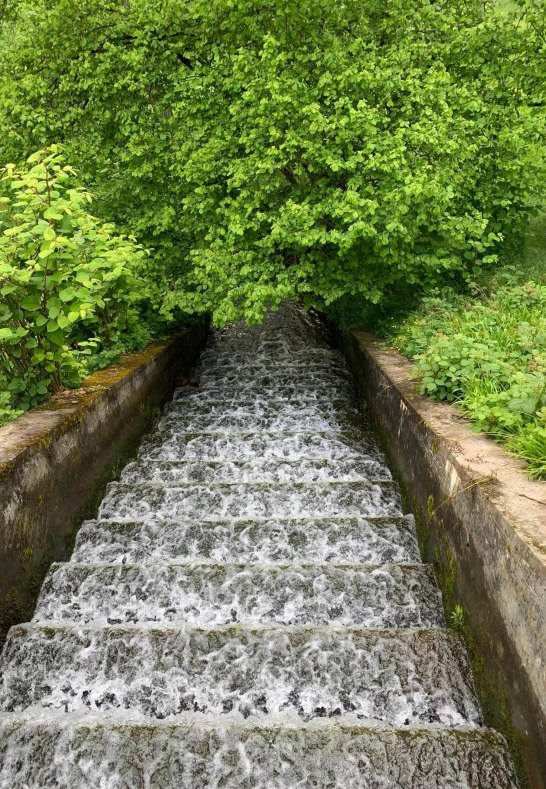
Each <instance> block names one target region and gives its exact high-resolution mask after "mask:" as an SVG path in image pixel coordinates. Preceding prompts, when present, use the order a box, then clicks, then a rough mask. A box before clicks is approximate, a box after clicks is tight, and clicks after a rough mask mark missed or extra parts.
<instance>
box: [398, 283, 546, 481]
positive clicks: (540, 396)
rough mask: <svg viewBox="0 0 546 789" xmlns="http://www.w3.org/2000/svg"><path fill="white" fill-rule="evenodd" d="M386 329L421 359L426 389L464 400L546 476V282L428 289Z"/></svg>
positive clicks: (489, 429)
mask: <svg viewBox="0 0 546 789" xmlns="http://www.w3.org/2000/svg"><path fill="white" fill-rule="evenodd" d="M384 333H385V334H386V337H387V339H388V340H389V341H390V342H391V344H393V345H394V346H395V347H396V348H397V349H398V350H400V352H401V353H403V354H404V355H406V356H408V357H409V358H411V359H413V360H414V362H415V368H414V369H415V373H414V375H415V378H416V379H417V382H418V387H419V389H420V391H421V392H422V393H423V394H426V395H429V396H430V397H433V398H434V399H437V400H449V401H454V402H457V404H458V405H459V406H460V407H461V408H462V410H463V411H464V412H465V413H466V414H467V415H468V417H469V418H470V419H471V421H472V425H473V428H474V429H475V430H476V431H483V432H485V433H487V434H488V435H490V436H492V437H493V438H495V439H496V440H498V441H500V442H501V443H503V444H504V445H505V447H506V448H507V449H508V451H509V452H511V453H513V454H515V455H517V456H518V457H520V458H523V459H524V460H526V461H527V463H528V471H529V474H530V475H531V476H533V477H535V478H537V479H546V284H541V283H539V282H533V281H530V282H526V283H524V284H507V285H503V286H500V287H498V289H497V290H496V291H495V292H494V293H487V292H486V291H484V290H482V289H481V288H479V287H478V286H476V288H475V290H474V293H473V294H470V295H460V294H455V293H454V294H451V295H445V294H443V295H442V296H441V297H439V296H429V297H426V298H424V299H423V300H422V302H421V304H420V306H419V308H418V309H417V310H416V311H415V312H413V313H412V314H411V315H409V316H407V317H406V318H405V319H404V320H402V321H401V322H398V323H396V324H391V326H390V327H389V328H388V329H387V331H386V332H384Z"/></svg>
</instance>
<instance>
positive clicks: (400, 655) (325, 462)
mask: <svg viewBox="0 0 546 789" xmlns="http://www.w3.org/2000/svg"><path fill="white" fill-rule="evenodd" d="M0 677H1V678H0V787H2V788H4V787H6V788H7V787H9V788H10V789H12V787H15V788H16V787H36V788H37V787H45V786H67V787H68V786H70V787H76V789H77V787H88V786H89V787H91V786H92V787H101V788H102V787H104V788H106V787H108V788H110V787H112V788H113V787H116V789H117V787H127V786H131V787H132V786H143V787H144V786H145V787H158V788H159V787H165V788H167V787H177V789H178V787H188V789H193V788H194V787H220V786H221V787H227V788H228V789H231V788H233V789H234V788H235V787H264V789H265V787H267V788H268V789H269V787H278V788H279V789H291V787H294V786H305V787H308V786H314V787H324V789H326V787H358V788H360V787H378V789H379V788H380V787H381V788H383V787H384V788H385V789H386V788H387V787H408V789H410V787H411V789H419V788H420V787H422V788H423V789H425V787H427V788H428V787H438V788H440V787H442V789H443V787H447V786H449V787H460V789H462V788H463V787H480V788H481V789H497V788H498V789H505V788H507V787H514V786H515V779H514V776H513V772H512V767H511V764H510V760H509V757H508V754H507V748H506V744H505V742H504V741H503V740H502V738H501V737H500V736H499V735H497V734H496V733H495V732H492V731H490V730H488V729H486V728H484V727H483V726H482V719H481V713H480V710H479V707H478V704H477V701H476V697H475V693H474V688H473V682H472V676H471V673H470V670H469V665H468V659H467V655H466V650H465V647H464V644H463V642H462V640H461V638H460V637H459V636H458V635H457V634H456V633H453V632H451V631H449V630H446V628H445V622H444V617H443V611H442V605H441V598H440V595H439V591H438V589H437V587H436V585H435V580H434V574H433V572H432V568H431V567H430V566H427V565H424V564H422V563H421V562H420V558H419V553H418V550H417V542H416V537H415V528H414V523H413V519H412V517H411V516H410V515H407V514H404V512H403V508H402V503H401V498H400V494H399V491H398V488H397V485H396V483H395V482H394V481H393V480H392V476H391V473H390V471H389V469H388V467H387V464H386V461H385V458H384V457H383V455H382V453H381V450H380V448H379V446H378V443H377V440H376V438H375V436H374V434H373V432H372V431H371V428H370V423H369V420H368V418H367V416H366V414H365V413H361V412H359V409H358V406H357V400H356V396H355V391H354V389H353V384H352V381H351V377H350V375H349V373H348V370H347V368H346V366H345V362H344V360H343V358H342V357H341V355H340V354H339V353H338V352H337V351H335V350H333V349H332V348H331V347H330V345H329V342H328V337H327V335H326V332H325V329H324V328H323V326H322V325H321V323H320V322H319V321H318V320H317V319H316V318H315V317H313V316H312V315H309V314H305V313H303V312H302V311H300V310H299V309H298V308H297V307H296V306H295V305H293V304H286V305H285V306H284V307H283V308H282V309H281V310H280V311H279V312H278V313H275V314H271V315H269V316H268V317H267V319H266V321H265V323H264V324H263V326H258V327H252V328H247V327H244V326H231V327H227V328H226V329H222V330H220V331H216V332H215V333H214V336H213V337H212V338H211V342H210V343H209V346H208V348H207V350H206V351H205V352H204V354H203V356H202V358H201V362H200V366H199V368H198V369H196V371H195V373H194V375H193V376H192V377H191V381H190V383H189V384H188V385H187V386H185V387H183V388H182V389H179V390H177V392H176V393H175V397H174V400H173V402H172V403H171V404H170V405H169V406H168V407H167V408H166V410H165V414H164V416H163V417H162V419H161V420H160V422H159V424H158V426H157V428H156V430H155V431H154V433H153V434H151V435H150V436H148V437H147V438H146V440H145V441H144V442H143V444H142V446H141V448H140V450H139V453H138V457H137V459H136V460H135V461H133V462H131V463H130V464H129V465H128V466H127V467H126V468H125V470H124V471H123V473H122V475H121V480H120V481H119V482H116V483H112V484H111V485H110V486H109V487H108V490H107V492H106V495H105V497H104V500H103V502H102V504H101V507H100V511H99V514H98V518H97V519H96V520H91V521H86V522H85V523H84V525H83V526H82V529H81V531H80V533H79V535H78V539H77V542H76V546H75V550H74V554H73V557H72V560H71V561H70V562H67V563H64V564H57V565H54V566H53V567H52V569H51V571H50V573H49V575H48V577H47V579H46V581H45V583H44V586H43V588H42V592H41V595H40V599H39V602H38V605H37V608H36V612H35V615H34V619H33V621H32V622H31V623H30V624H28V625H21V626H18V627H15V628H12V630H11V631H10V635H9V637H8V640H7V642H6V646H5V649H4V651H3V654H2V657H1V662H0Z"/></svg>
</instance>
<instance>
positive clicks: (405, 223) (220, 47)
mask: <svg viewBox="0 0 546 789" xmlns="http://www.w3.org/2000/svg"><path fill="white" fill-rule="evenodd" d="M6 7H7V9H8V11H9V12H8V11H7V12H6V13H5V18H4V22H3V28H2V40H1V42H0V158H1V159H3V160H4V161H5V162H8V161H15V162H19V161H21V160H22V159H24V158H26V157H27V156H28V155H29V154H30V153H32V151H34V150H36V149H38V148H42V147H44V146H48V145H51V144H52V143H62V144H63V146H64V148H65V151H66V156H67V159H68V161H69V162H70V163H71V164H72V165H74V167H75V168H76V169H77V170H78V171H79V173H80V175H81V177H82V178H83V179H84V180H85V182H86V184H88V185H89V186H90V188H91V190H92V191H93V192H94V193H95V194H96V195H97V197H98V201H97V203H96V208H95V210H98V211H100V213H101V217H102V218H103V219H106V220H108V221H112V222H115V223H116V224H117V225H118V226H119V227H120V229H121V231H122V232H125V233H130V234H132V235H134V236H136V238H137V239H138V241H139V242H140V243H141V244H143V245H144V246H146V247H148V248H150V249H152V254H151V255H150V256H149V258H148V264H147V265H148V288H149V290H150V293H151V297H152V298H153V300H154V303H155V305H156V306H157V308H158V309H160V310H162V311H163V312H165V313H169V312H170V311H172V310H176V309H181V310H183V311H185V312H187V313H203V312H208V313H210V314H211V315H212V316H213V319H214V320H215V321H216V322H217V323H223V322H227V321H230V320H233V319H237V318H245V319H247V320H249V321H255V320H260V319H261V318H262V317H263V315H264V313H265V311H266V310H267V309H268V308H270V307H273V308H274V307H275V306H277V305H278V304H279V302H280V301H281V300H282V299H283V298H285V297H289V296H298V297H303V298H304V299H305V300H306V301H307V303H313V304H316V305H318V306H325V305H326V306H327V305H332V304H336V303H337V302H339V301H340V300H343V299H344V298H347V297H357V298H359V299H362V300H363V301H367V302H378V301H380V300H381V299H383V298H385V297H386V295H388V294H389V293H390V292H391V291H393V290H396V288H398V287H401V286H408V285H409V286H410V287H414V288H415V289H423V288H427V287H430V286H432V285H435V284H438V283H443V282H445V281H446V280H447V281H449V282H453V281H456V280H460V279H461V278H463V279H464V278H465V277H468V276H470V275H471V274H472V272H473V271H474V270H475V269H476V267H479V266H488V265H489V266H492V265H494V262H495V259H496V258H495V256H496V254H497V251H498V247H499V244H500V242H501V241H502V239H503V237H504V236H505V235H506V234H507V233H508V232H513V231H514V229H515V228H517V227H518V226H519V224H521V223H522V222H525V220H526V218H527V215H528V213H529V206H530V197H531V196H532V195H536V194H537V192H538V189H539V184H540V178H541V169H540V157H539V156H537V150H538V146H539V145H540V144H541V143H542V139H543V131H544V123H543V119H544V112H543V107H542V104H543V100H544V95H543V91H544V87H543V86H544V81H545V76H546V74H545V70H544V63H545V62H546V57H545V54H546V53H545V40H546V33H545V22H544V17H545V15H544V13H543V12H544V9H543V7H542V4H541V3H539V2H537V1H536V0H518V2H516V3H514V9H513V11H512V12H511V13H504V12H503V13H501V12H499V10H498V9H497V7H496V4H494V3H489V2H487V1H486V2H485V3H484V2H483V1H482V2H476V1H475V0H436V1H435V0H411V1H410V0H392V1H391V2H389V3H385V2H384V0H369V2H366V3H363V2H361V0H344V2H332V0H312V2H309V0H206V2H205V0H185V2H181V1H180V0H123V1H122V2H116V3H114V2H112V0H20V2H18V3H13V2H12V3H11V4H7V6H6Z"/></svg>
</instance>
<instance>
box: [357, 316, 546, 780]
mask: <svg viewBox="0 0 546 789" xmlns="http://www.w3.org/2000/svg"><path fill="white" fill-rule="evenodd" d="M346 352H347V356H348V359H349V362H350V364H351V366H352V369H353V371H354V373H355V375H356V378H357V382H358V385H359V388H360V391H361V394H362V395H363V396H364V398H365V399H366V400H367V403H368V407H369V410H370V412H371V414H372V416H373V419H374V421H375V423H376V426H377V428H378V429H379V432H380V434H381V436H382V438H383V441H384V443H385V447H386V450H387V453H388V454H389V456H390V460H391V462H392V465H393V469H394V471H395V472H396V473H397V474H398V476H399V478H400V481H401V482H402V485H403V488H404V490H405V492H406V495H407V498H408V503H409V505H410V506H411V508H412V509H413V511H414V512H415V514H416V516H417V522H418V531H419V536H420V541H421V546H422V550H423V553H424V557H425V559H427V560H428V561H431V562H434V564H435V566H436V570H437V574H438V578H439V581H440V583H441V586H442V589H443V592H444V601H445V605H446V614H447V615H448V617H449V614H450V612H451V611H452V610H453V609H454V606H455V605H456V604H459V605H461V606H462V608H463V611H464V619H463V623H462V627H463V628H464V629H465V631H466V635H467V637H468V643H469V646H470V650H471V653H472V657H473V663H474V668H475V676H476V680H477V684H478V686H479V687H478V690H479V692H480V695H481V698H482V703H483V704H484V710H485V715H486V717H487V719H488V720H487V722H488V723H490V724H491V725H494V726H496V727H497V728H500V729H501V730H503V731H504V733H505V734H507V735H508V736H509V737H510V738H511V739H512V742H515V743H517V749H516V750H517V752H519V755H520V759H521V763H522V765H523V770H524V772H525V773H526V774H527V779H528V781H529V783H530V785H531V786H533V787H540V789H544V787H546V484H545V483H539V482H533V481H531V480H530V479H529V478H528V477H527V476H525V474H524V473H523V463H520V462H518V461H516V460H514V459H512V458H510V457H509V456H508V455H507V454H506V453H505V452H504V451H503V450H502V449H501V448H500V446H499V445H497V444H496V443H495V442H493V441H492V440H490V439H488V438H486V437H484V436H479V435H476V434H474V433H473V432H472V431H471V429H470V427H469V424H468V422H467V421H466V420H465V419H464V418H463V417H462V415H461V413H460V412H459V411H458V410H457V409H456V408H455V407H454V406H451V405H449V404H444V403H434V402H432V401H430V400H428V399H426V398H424V397H421V396H419V395H418V394H417V392H416V389H415V386H414V384H413V383H412V382H411V381H410V378H409V374H410V370H411V364H410V363H409V362H408V361H407V360H406V359H404V358H403V357H401V356H400V355H399V354H397V353H395V352H394V351H392V350H391V349H389V348H388V347H386V346H385V345H384V344H382V343H380V342H379V341H377V340H376V339H375V338H374V337H373V336H371V335H368V334H366V333H363V332H356V331H353V332H350V333H349V334H348V336H347V337H346Z"/></svg>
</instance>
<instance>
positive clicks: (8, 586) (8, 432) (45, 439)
mask: <svg viewBox="0 0 546 789" xmlns="http://www.w3.org/2000/svg"><path fill="white" fill-rule="evenodd" d="M205 338H206V329H205V327H204V326H200V327H194V328H190V329H187V330H185V331H183V332H181V333H180V334H178V335H177V336H176V337H174V338H173V339H172V340H171V341H169V342H167V343H162V344H158V345H154V346H152V347H149V348H147V349H145V350H143V351H141V352H138V353H133V354H128V355H126V356H124V357H123V358H122V360H121V361H120V363H119V364H118V365H113V366H111V367H108V368H107V369H105V370H102V371H101V372H99V373H96V374H95V375H93V376H91V377H89V378H87V379H86V380H85V381H84V383H83V385H82V388H81V389H78V390H70V391H68V392H65V393H62V394H61V395H59V396H57V397H55V398H54V399H53V400H52V401H51V402H49V403H47V404H46V405H44V406H41V407H39V408H35V409H33V410H32V411H29V412H28V413H27V414H24V415H23V416H22V417H21V418H19V419H17V420H16V421H15V422H12V423H10V424H8V425H5V426H4V427H2V428H0V640H3V636H4V635H5V632H6V631H7V629H8V628H9V627H10V626H11V625H12V624H15V623H16V622H20V621H24V620H27V619H29V618H30V617H31V615H32V610H33V607H34V603H35V601H36V596H37V593H38V591H39V589H40V586H41V583H42V580H43V577H44V575H45V573H46V572H47V569H48V567H49V565H50V563H51V562H52V561H59V560H62V559H64V558H66V557H67V555H68V552H69V550H70V548H71V545H72V541H73V539H74V537H75V532H76V529H77V526H78V525H79V524H80V522H81V520H82V519H83V517H85V516H89V515H91V514H93V510H94V508H95V507H96V505H97V504H98V502H99V500H100V498H101V496H102V492H103V490H104V486H105V484H106V482H107V481H108V480H109V479H110V478H111V477H112V476H113V475H114V474H115V472H116V466H120V465H121V464H122V463H123V462H124V461H125V460H126V459H128V457H129V456H130V454H131V453H132V452H133V451H134V450H135V448H136V446H137V444H138V442H139V439H140V438H141V436H142V434H143V433H144V432H145V431H146V429H147V428H148V427H149V425H150V424H151V422H152V420H153V418H154V416H156V415H157V414H158V413H159V409H160V408H161V406H162V405H163V403H164V402H165V400H166V399H167V398H168V397H170V396H171V394H172V391H173V387H174V380H175V377H176V375H180V374H184V373H185V372H186V371H188V370H189V369H190V368H191V366H192V365H193V363H194V362H195V360H196V358H197V356H198V354H199V352H200V350H201V347H202V346H203V344H204V341H205Z"/></svg>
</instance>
